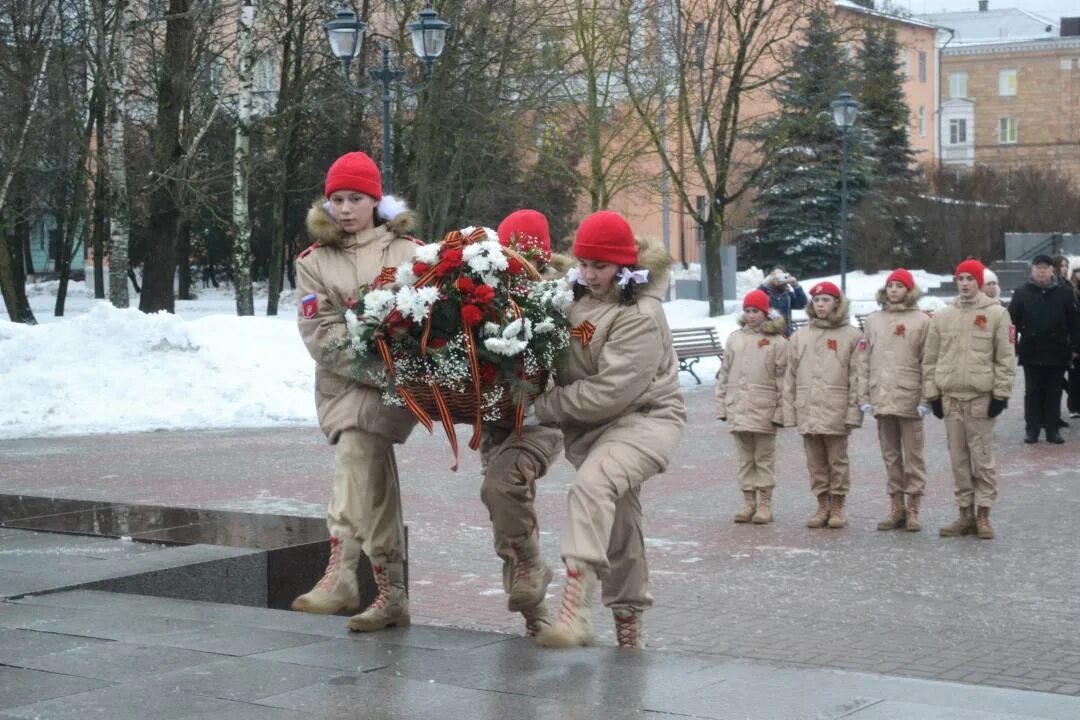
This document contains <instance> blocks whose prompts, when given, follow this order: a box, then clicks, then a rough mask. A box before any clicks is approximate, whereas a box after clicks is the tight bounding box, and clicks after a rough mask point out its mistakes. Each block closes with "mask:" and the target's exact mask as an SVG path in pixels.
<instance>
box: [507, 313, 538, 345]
mask: <svg viewBox="0 0 1080 720" xmlns="http://www.w3.org/2000/svg"><path fill="white" fill-rule="evenodd" d="M502 336H503V338H505V339H507V340H510V339H515V338H516V339H518V340H524V341H525V342H528V341H529V340H531V339H532V336H533V333H532V320H530V319H529V318H518V319H517V320H514V321H512V322H510V323H509V324H508V325H507V326H506V327H504V328H503V331H502Z"/></svg>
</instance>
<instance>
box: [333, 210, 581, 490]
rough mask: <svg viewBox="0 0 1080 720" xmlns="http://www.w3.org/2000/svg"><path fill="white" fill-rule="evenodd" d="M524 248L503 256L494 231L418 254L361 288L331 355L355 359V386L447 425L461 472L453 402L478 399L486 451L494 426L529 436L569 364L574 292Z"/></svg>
mask: <svg viewBox="0 0 1080 720" xmlns="http://www.w3.org/2000/svg"><path fill="white" fill-rule="evenodd" d="M526 243H527V241H526ZM522 249H523V250H524V251H525V252H519V251H518V250H517V249H516V248H514V247H503V246H502V245H501V244H500V243H499V240H498V235H497V234H496V233H495V231H493V230H491V229H490V228H484V227H468V228H464V229H462V230H455V231H452V232H450V233H447V235H446V236H445V237H444V238H443V241H442V242H439V243H433V244H429V245H420V246H418V247H417V248H416V251H415V252H414V253H413V258H412V260H410V261H409V262H406V263H402V264H401V265H399V266H398V267H396V268H385V269H384V270H383V271H382V272H381V273H380V275H379V277H378V279H377V280H376V281H375V282H374V283H372V284H371V285H367V286H363V287H361V288H359V291H358V295H357V297H358V298H359V299H358V300H356V301H355V302H353V303H352V304H351V307H349V308H348V309H346V310H345V311H344V312H345V321H346V326H347V328H348V333H347V334H346V336H345V337H344V338H343V339H341V340H340V341H337V342H336V343H335V344H334V345H333V346H332V347H330V348H329V349H330V350H335V351H345V352H347V353H348V354H349V357H350V360H351V364H352V371H353V376H354V379H356V380H357V381H359V382H362V383H364V384H369V385H376V386H381V387H382V388H383V401H384V402H386V403H387V404H391V405H398V406H405V407H406V408H408V409H409V410H410V411H411V412H412V413H413V415H414V416H416V418H417V420H418V421H420V423H421V424H423V425H424V426H425V427H426V428H427V429H428V430H429V431H431V430H432V427H433V421H432V415H435V416H437V417H438V418H439V419H440V420H441V421H442V424H443V426H444V428H445V430H446V433H447V436H448V438H449V439H450V442H451V446H452V448H453V450H454V458H455V461H454V468H455V469H456V467H457V440H456V435H455V433H454V429H453V425H454V421H455V420H456V421H465V418H463V417H461V415H460V411H458V412H457V413H455V412H454V411H453V409H452V408H450V407H449V406H448V404H447V398H451V399H454V398H455V396H456V397H457V399H460V398H461V396H470V397H471V401H470V410H469V413H470V414H471V415H472V417H471V424H472V425H473V426H474V433H473V437H472V440H470V442H469V446H470V447H471V448H473V449H476V447H478V446H479V443H480V432H481V430H482V426H483V424H484V423H495V424H499V425H504V426H506V425H511V424H512V425H514V426H515V427H516V429H517V431H518V432H519V433H520V432H521V427H522V421H523V419H524V416H525V408H526V406H527V405H528V402H529V401H530V399H531V398H532V397H533V396H535V395H536V394H537V393H538V392H540V391H542V390H543V388H542V387H540V386H539V384H540V383H542V382H546V378H547V376H548V375H549V374H550V373H551V372H554V371H555V370H557V369H558V368H559V367H561V366H562V364H563V363H564V362H565V354H566V350H567V348H568V346H569V338H570V335H569V327H568V323H567V320H566V312H567V310H568V308H569V307H570V305H571V304H572V303H573V291H572V288H571V286H570V284H569V283H568V282H566V281H565V280H561V279H560V280H544V279H541V278H540V275H539V273H538V272H537V271H536V270H535V268H534V267H533V266H532V264H531V262H530V256H531V258H535V259H537V260H543V259H544V258H543V257H542V256H539V255H538V254H536V253H535V252H533V251H534V248H532V247H531V246H529V245H527V244H526V245H525V246H523V247H522ZM428 398H430V400H432V401H433V404H434V407H431V406H430V404H429V403H428V402H427V399H428ZM508 399H509V400H510V401H511V402H509V403H508V402H507V400H508ZM508 407H512V408H513V410H514V412H513V416H512V417H508V416H507V415H508V413H507V408H508Z"/></svg>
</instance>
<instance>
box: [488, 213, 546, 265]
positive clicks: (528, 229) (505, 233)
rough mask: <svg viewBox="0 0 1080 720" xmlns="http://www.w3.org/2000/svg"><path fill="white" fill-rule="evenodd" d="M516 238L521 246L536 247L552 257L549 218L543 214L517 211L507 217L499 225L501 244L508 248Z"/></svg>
mask: <svg viewBox="0 0 1080 720" xmlns="http://www.w3.org/2000/svg"><path fill="white" fill-rule="evenodd" d="M515 237H516V238H517V240H518V244H519V245H521V246H523V247H531V246H535V247H537V248H539V249H540V250H541V251H542V253H543V254H544V255H545V256H546V257H551V234H550V232H549V230H548V221H547V218H546V217H544V214H543V213H542V212H539V211H537V210H515V211H514V212H512V213H510V214H509V215H507V216H506V217H505V218H504V219H503V221H502V222H501V223H499V242H500V243H502V244H503V245H504V246H508V245H510V241H511V240H513V239H514V238H515Z"/></svg>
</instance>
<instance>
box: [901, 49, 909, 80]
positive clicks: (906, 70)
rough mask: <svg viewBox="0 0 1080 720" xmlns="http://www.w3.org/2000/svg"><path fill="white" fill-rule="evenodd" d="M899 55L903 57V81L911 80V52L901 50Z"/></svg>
mask: <svg viewBox="0 0 1080 720" xmlns="http://www.w3.org/2000/svg"><path fill="white" fill-rule="evenodd" d="M900 53H901V54H902V55H903V56H904V57H903V65H904V79H905V80H910V79H911V51H910V50H901V51H900Z"/></svg>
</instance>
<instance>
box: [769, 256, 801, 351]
mask: <svg viewBox="0 0 1080 720" xmlns="http://www.w3.org/2000/svg"><path fill="white" fill-rule="evenodd" d="M758 290H761V291H762V292H764V293H765V294H766V295H768V296H769V306H770V307H772V308H774V309H775V310H776V311H777V312H778V313H780V316H781V317H782V318H784V337H791V333H792V332H794V329H793V328H792V325H791V311H792V310H802V309H803V308H805V307H806V304H807V302H809V300H808V299H807V297H806V292H805V291H804V290H803V289H802V288H801V287H799V280H798V278H796V277H795V276H794V275H791V274H790V273H788V271H787V270H785V269H784V268H783V266H781V265H777V266H776V267H774V268H773V269H772V270H771V271H769V275H768V277H766V278H765V282H763V283H761V285H759V286H758Z"/></svg>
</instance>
